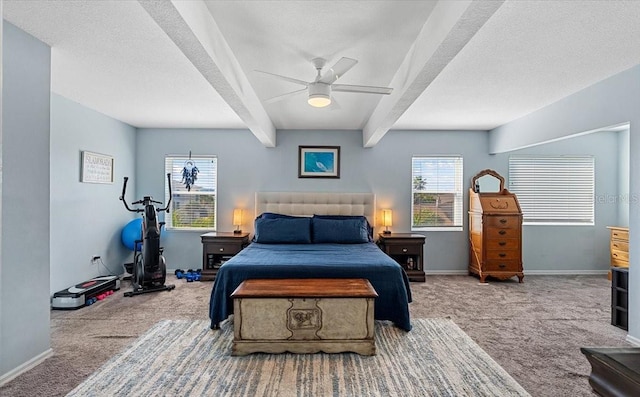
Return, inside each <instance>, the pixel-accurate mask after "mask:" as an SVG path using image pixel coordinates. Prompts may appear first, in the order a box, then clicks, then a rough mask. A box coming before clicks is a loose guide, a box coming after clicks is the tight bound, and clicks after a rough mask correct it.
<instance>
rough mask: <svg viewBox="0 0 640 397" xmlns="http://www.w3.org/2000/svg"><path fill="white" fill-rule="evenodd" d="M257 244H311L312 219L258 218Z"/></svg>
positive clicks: (256, 229) (255, 239) (256, 224)
mask: <svg viewBox="0 0 640 397" xmlns="http://www.w3.org/2000/svg"><path fill="white" fill-rule="evenodd" d="M254 233H255V236H254V238H253V240H254V241H255V242H256V243H263V244H309V243H311V218H275V219H268V218H266V219H265V218H258V219H256V222H255V231H254Z"/></svg>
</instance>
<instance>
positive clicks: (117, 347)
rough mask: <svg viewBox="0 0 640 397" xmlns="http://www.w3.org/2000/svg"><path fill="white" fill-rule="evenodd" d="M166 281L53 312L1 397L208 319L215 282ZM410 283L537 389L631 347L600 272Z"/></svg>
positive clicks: (81, 376) (73, 379)
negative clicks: (164, 330) (604, 351)
mask: <svg viewBox="0 0 640 397" xmlns="http://www.w3.org/2000/svg"><path fill="white" fill-rule="evenodd" d="M180 267H182V268H185V269H186V268H188V266H180ZM168 281H169V282H170V283H171V284H175V285H176V289H175V290H173V291H171V292H159V293H156V294H148V295H139V296H136V297H133V298H126V297H123V292H124V291H128V290H129V289H130V287H129V285H128V282H126V281H125V282H123V286H122V290H121V291H119V292H118V293H116V294H114V295H112V296H110V297H109V298H107V299H105V300H103V301H99V302H97V303H96V304H94V305H92V306H89V307H85V308H82V309H79V310H70V311H66V310H53V311H51V347H52V348H53V353H54V354H53V356H51V357H50V358H48V359H47V360H45V361H44V362H43V363H42V364H40V365H38V366H37V367H35V368H33V369H31V370H30V371H27V372H25V373H23V374H22V375H20V376H18V377H17V378H15V379H14V380H12V381H10V382H8V383H7V384H5V385H3V386H1V387H0V397H33V396H47V397H61V396H65V395H66V394H67V393H69V392H70V391H71V390H73V389H74V388H75V387H77V386H78V385H79V384H80V383H82V382H83V381H84V380H85V379H87V378H88V377H89V376H90V375H91V374H93V373H94V372H95V371H96V370H97V369H98V368H100V367H101V366H102V365H103V364H104V363H106V362H107V361H109V360H110V359H111V358H113V357H114V356H115V355H116V354H118V353H119V352H121V351H124V350H125V349H126V348H127V346H130V345H131V343H133V342H134V341H135V340H136V339H137V338H139V337H140V336H141V335H144V334H145V333H146V332H147V331H148V330H149V329H150V328H151V327H152V326H153V325H154V324H156V323H158V322H159V321H162V320H189V321H208V315H207V314H208V309H209V297H210V294H211V286H212V283H211V282H200V283H199V282H195V283H187V282H186V281H185V280H176V278H175V276H173V275H171V276H169V280H168ZM411 291H412V293H413V303H411V304H410V306H409V309H410V310H411V317H412V320H415V319H419V318H451V319H452V320H453V321H454V322H455V323H456V324H457V325H458V326H459V327H460V328H461V329H462V330H463V331H464V332H465V333H466V334H467V335H469V336H470V337H471V339H473V340H474V341H475V342H476V343H477V344H478V345H479V346H480V347H481V348H482V349H483V350H484V351H485V352H487V353H488V354H489V355H490V356H491V358H493V359H494V360H495V361H496V362H497V363H498V364H499V365H500V366H501V367H502V368H504V369H505V370H506V371H507V372H509V374H510V375H511V376H512V377H513V378H514V379H515V380H516V381H517V382H518V383H519V384H520V385H521V386H522V387H524V389H525V390H527V392H529V393H530V394H531V395H533V396H536V397H538V396H540V397H556V396H571V397H595V394H594V393H593V391H592V389H591V386H590V385H589V382H588V376H589V373H590V372H591V366H590V365H589V363H588V361H587V359H586V358H585V357H584V355H583V354H582V353H580V348H581V347H584V346H597V347H605V346H606V347H624V346H630V345H629V343H628V342H626V341H625V337H626V335H627V333H626V332H625V331H624V330H622V329H620V328H617V327H614V326H613V325H611V324H610V321H611V282H609V281H608V280H607V277H606V275H605V276H563V275H558V276H531V275H528V276H526V277H525V281H524V283H523V284H519V283H518V281H517V279H515V278H514V279H511V280H507V281H494V280H491V281H490V282H489V284H480V283H478V279H477V278H476V277H469V276H432V275H429V276H428V277H427V282H425V283H411ZM16 304H19V302H16ZM412 332H413V331H412Z"/></svg>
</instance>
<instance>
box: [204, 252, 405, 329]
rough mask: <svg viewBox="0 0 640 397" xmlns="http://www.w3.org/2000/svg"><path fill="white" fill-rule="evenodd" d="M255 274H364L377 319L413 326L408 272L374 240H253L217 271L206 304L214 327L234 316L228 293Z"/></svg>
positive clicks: (323, 276)
mask: <svg viewBox="0 0 640 397" xmlns="http://www.w3.org/2000/svg"><path fill="white" fill-rule="evenodd" d="M256 278H366V279H368V280H369V282H370V283H371V285H372V286H373V288H374V289H375V290H376V292H377V293H378V298H376V302H375V318H376V320H390V321H393V322H394V323H395V325H396V326H398V327H399V328H402V329H404V330H407V331H409V330H411V321H410V317H409V302H411V290H410V288H409V279H408V277H407V274H406V273H405V272H404V270H402V267H400V265H398V264H397V263H396V262H395V261H394V260H393V259H391V258H389V257H388V256H387V255H386V254H385V253H384V252H382V251H381V250H380V249H379V248H378V247H377V246H376V245H375V244H374V243H364V244H259V243H252V244H251V245H249V246H248V247H247V248H245V249H244V250H242V251H241V252H240V253H239V254H238V255H236V256H234V257H233V258H231V259H230V260H228V261H227V262H226V263H225V264H223V265H222V266H221V267H220V269H219V270H218V274H217V276H216V279H215V282H214V284H213V290H212V291H211V300H210V302H209V318H211V327H212V328H214V327H215V326H217V325H218V324H219V323H220V322H221V321H223V320H225V319H226V318H227V317H229V315H231V314H233V299H231V298H230V295H231V293H232V292H233V291H234V290H235V289H236V288H237V287H238V286H239V285H240V283H241V282H242V281H244V280H247V279H256Z"/></svg>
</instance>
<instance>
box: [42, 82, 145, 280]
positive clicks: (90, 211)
mask: <svg viewBox="0 0 640 397" xmlns="http://www.w3.org/2000/svg"><path fill="white" fill-rule="evenodd" d="M135 136H136V130H135V128H133V127H131V126H130V125H128V124H125V123H122V122H120V121H118V120H115V119H112V118H110V117H107V116H105V115H103V114H101V113H98V112H96V111H94V110H91V109H88V108H86V107H84V106H82V105H79V104H78V103H76V102H72V101H70V100H68V99H66V98H64V97H61V96H59V95H56V94H52V95H51V283H50V292H51V293H54V292H56V291H60V290H62V289H65V288H68V287H69V286H71V285H74V284H77V283H80V282H82V281H85V280H88V279H90V278H92V277H95V276H98V275H106V274H122V273H123V271H124V268H123V263H125V262H131V258H132V257H133V254H132V253H131V252H130V251H128V250H127V249H126V248H125V247H124V246H123V245H122V244H121V243H120V231H121V229H122V227H123V226H124V225H125V224H126V223H127V222H128V221H130V220H131V219H132V218H133V215H132V214H131V213H130V212H127V211H126V210H125V208H124V206H123V205H122V202H121V201H120V200H118V197H119V196H120V194H121V192H122V178H123V176H125V175H133V173H134V154H135V149H134V148H135V139H136V138H135ZM83 150H87V151H90V152H97V153H102V154H107V155H109V156H112V157H113V159H114V183H111V184H97V183H82V182H80V169H81V168H80V165H81V162H80V161H81V152H82V151H83ZM94 255H99V256H100V257H101V259H102V262H103V264H104V266H103V265H102V264H100V263H94V264H92V263H91V260H90V259H91V257H92V256H94Z"/></svg>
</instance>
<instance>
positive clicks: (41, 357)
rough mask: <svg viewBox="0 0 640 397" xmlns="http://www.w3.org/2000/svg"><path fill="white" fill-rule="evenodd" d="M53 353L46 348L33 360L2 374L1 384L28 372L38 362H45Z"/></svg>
mask: <svg viewBox="0 0 640 397" xmlns="http://www.w3.org/2000/svg"><path fill="white" fill-rule="evenodd" d="M52 354H53V350H52V349H50V348H49V349H47V350H45V351H44V352H42V353H40V354H38V355H37V356H35V357H34V358H32V359H31V360H29V361H27V362H26V363H24V364H22V365H20V366H18V367H16V368H14V369H12V370H11V371H9V372H7V373H6V374H4V375H2V376H0V386H3V385H4V384H5V383H7V382H9V381H11V380H12V379H14V378H16V377H18V376H20V375H21V374H23V373H25V372H27V371H28V370H30V369H31V368H33V367H35V366H37V365H38V364H40V363H41V362H43V361H44V360H46V359H47V358H49V357H50V356H51V355H52Z"/></svg>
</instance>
